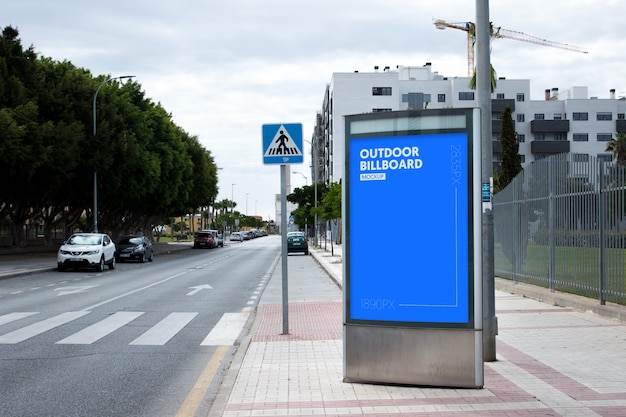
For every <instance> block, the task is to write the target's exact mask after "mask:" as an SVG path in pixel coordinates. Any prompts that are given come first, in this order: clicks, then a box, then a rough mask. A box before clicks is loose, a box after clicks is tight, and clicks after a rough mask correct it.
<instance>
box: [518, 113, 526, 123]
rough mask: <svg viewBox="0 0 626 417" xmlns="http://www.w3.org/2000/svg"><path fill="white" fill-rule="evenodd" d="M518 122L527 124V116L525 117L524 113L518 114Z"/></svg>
mask: <svg viewBox="0 0 626 417" xmlns="http://www.w3.org/2000/svg"><path fill="white" fill-rule="evenodd" d="M517 121H518V122H525V121H526V116H525V115H524V113H517Z"/></svg>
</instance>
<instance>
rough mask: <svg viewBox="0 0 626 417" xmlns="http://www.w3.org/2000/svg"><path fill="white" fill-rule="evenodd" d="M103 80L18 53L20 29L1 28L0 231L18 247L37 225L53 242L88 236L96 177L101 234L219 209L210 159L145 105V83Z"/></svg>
mask: <svg viewBox="0 0 626 417" xmlns="http://www.w3.org/2000/svg"><path fill="white" fill-rule="evenodd" d="M107 79H109V77H108V76H92V75H91V74H90V72H89V71H88V70H86V69H82V68H76V67H75V66H74V65H72V64H71V63H70V62H67V61H63V62H58V61H54V60H52V59H51V58H46V57H39V56H38V55H37V54H36V53H35V52H34V49H33V47H32V46H31V47H29V48H27V49H24V48H23V47H22V45H21V41H20V39H19V33H18V31H17V29H14V28H12V27H10V26H8V27H5V28H4V29H3V31H2V36H1V37H0V222H2V223H1V224H0V230H1V229H5V230H6V229H9V230H10V234H11V235H12V236H14V238H15V239H16V244H17V245H20V244H21V239H22V238H23V237H24V236H25V235H26V233H24V230H25V229H26V228H27V227H31V226H32V225H38V227H42V228H43V233H44V236H45V237H46V238H48V239H49V237H50V236H51V233H52V231H53V230H58V229H63V230H66V231H68V233H69V231H71V229H72V228H76V227H79V228H81V229H83V230H85V229H87V230H89V227H90V226H87V225H91V224H92V223H93V210H92V209H93V207H92V206H93V194H94V193H93V174H94V172H96V171H97V173H98V180H99V189H98V200H99V204H98V217H99V218H98V224H99V229H100V230H106V231H108V232H110V233H111V234H113V235H117V234H119V233H124V232H126V231H128V230H129V229H130V230H132V229H136V228H139V227H141V228H143V229H144V230H151V229H152V226H153V225H157V224H165V223H167V221H168V219H169V218H171V217H176V216H180V215H184V214H187V213H191V212H193V211H194V210H196V208H198V207H206V206H211V205H212V204H214V202H215V197H216V196H217V167H216V165H215V162H214V160H213V157H212V155H211V152H210V151H209V150H207V149H205V148H204V147H203V146H201V145H200V143H199V141H198V138H197V137H195V136H191V135H190V134H188V133H187V132H185V131H184V130H183V129H182V128H180V127H179V126H177V125H175V124H174V122H173V121H172V118H171V115H170V114H168V112H167V111H166V110H165V109H164V108H163V107H162V106H161V105H160V104H156V103H154V102H152V101H151V100H150V99H149V98H146V97H145V94H144V92H142V91H141V86H140V84H139V83H137V82H133V81H128V82H126V83H123V84H122V83H119V82H116V81H115V80H112V81H111V82H108V83H105V81H106V80H107ZM99 86H102V88H101V90H100V91H99V94H98V96H97V106H96V109H97V114H96V115H95V116H94V114H93V107H92V105H93V103H94V94H95V92H96V91H97V89H98V88H99ZM94 117H95V118H96V119H97V134H96V135H95V136H94V135H93V120H94Z"/></svg>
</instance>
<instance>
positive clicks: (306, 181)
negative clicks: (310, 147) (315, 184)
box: [292, 171, 309, 185]
mask: <svg viewBox="0 0 626 417" xmlns="http://www.w3.org/2000/svg"><path fill="white" fill-rule="evenodd" d="M292 172H293V173H294V174H300V175H302V176H303V177H304V185H309V180H308V178H307V176H306V175H304V174H303V173H302V172H298V171H292Z"/></svg>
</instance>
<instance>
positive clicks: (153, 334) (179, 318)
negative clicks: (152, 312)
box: [130, 313, 198, 346]
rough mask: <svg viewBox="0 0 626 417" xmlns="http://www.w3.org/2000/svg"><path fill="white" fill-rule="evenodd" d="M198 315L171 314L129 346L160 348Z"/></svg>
mask: <svg viewBox="0 0 626 417" xmlns="http://www.w3.org/2000/svg"><path fill="white" fill-rule="evenodd" d="M197 315H198V313H171V314H170V315H168V316H167V317H165V318H164V319H163V320H161V321H160V322H158V323H157V324H156V325H155V326H153V327H152V328H150V330H148V331H147V332H145V333H144V334H142V335H141V336H139V337H138V338H137V339H135V340H133V341H132V342H130V344H131V345H150V346H160V345H164V344H166V343H167V342H168V341H169V340H170V339H171V338H172V337H174V336H176V334H177V333H178V332H179V331H181V330H182V329H183V328H184V327H185V326H186V325H187V324H188V323H189V322H190V321H191V320H193V318H194V317H196V316H197Z"/></svg>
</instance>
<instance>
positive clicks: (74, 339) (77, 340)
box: [56, 311, 143, 345]
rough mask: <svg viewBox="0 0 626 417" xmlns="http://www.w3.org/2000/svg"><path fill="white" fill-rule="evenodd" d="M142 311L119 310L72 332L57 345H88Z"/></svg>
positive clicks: (139, 314)
mask: <svg viewBox="0 0 626 417" xmlns="http://www.w3.org/2000/svg"><path fill="white" fill-rule="evenodd" d="M142 314H143V312H140V311H139V312H138V311H120V312H117V313H115V314H113V315H112V316H109V317H107V318H106V319H104V320H100V321H99V322H97V323H94V324H92V325H91V326H89V327H86V328H84V329H83V330H81V331H79V332H78V333H74V334H73V335H71V336H68V337H66V338H65V339H63V340H59V341H58V342H57V343H56V344H57V345H89V344H92V343H94V342H96V341H98V340H100V339H102V338H103V337H104V336H106V335H108V334H111V333H112V332H114V331H115V330H117V329H119V328H120V327H122V326H125V325H126V324H128V323H130V322H131V321H133V320H135V319H136V318H137V317H139V316H141V315H142Z"/></svg>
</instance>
